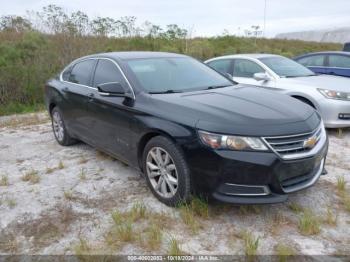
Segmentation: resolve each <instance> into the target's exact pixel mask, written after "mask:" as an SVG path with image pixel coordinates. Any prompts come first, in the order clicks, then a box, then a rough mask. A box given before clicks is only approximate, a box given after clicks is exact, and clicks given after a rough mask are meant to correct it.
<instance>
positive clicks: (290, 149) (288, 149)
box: [262, 122, 327, 160]
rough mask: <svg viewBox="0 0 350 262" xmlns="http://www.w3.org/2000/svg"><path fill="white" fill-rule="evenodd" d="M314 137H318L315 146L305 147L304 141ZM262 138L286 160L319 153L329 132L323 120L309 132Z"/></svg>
mask: <svg viewBox="0 0 350 262" xmlns="http://www.w3.org/2000/svg"><path fill="white" fill-rule="evenodd" d="M312 137H315V138H316V144H315V146H314V147H313V148H307V147H304V142H305V141H306V140H307V139H309V138H312ZM262 139H263V141H264V142H265V143H266V145H267V146H268V147H269V148H270V149H271V150H272V151H273V152H274V153H275V154H277V155H278V156H279V157H280V158H282V159H284V160H292V159H300V158H305V157H310V156H314V155H315V154H317V153H318V152H319V151H320V150H321V148H322V147H323V146H324V144H325V142H326V140H327V134H326V130H325V128H324V125H323V122H321V124H320V125H319V126H318V127H317V128H316V129H315V130H314V131H312V132H309V133H303V134H296V135H289V136H273V137H263V138H262ZM281 140H282V141H281ZM283 140H284V141H283Z"/></svg>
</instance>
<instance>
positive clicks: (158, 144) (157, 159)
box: [143, 136, 191, 206]
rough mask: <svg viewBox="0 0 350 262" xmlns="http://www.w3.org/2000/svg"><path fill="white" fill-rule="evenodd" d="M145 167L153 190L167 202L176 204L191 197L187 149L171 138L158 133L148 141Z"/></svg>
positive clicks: (144, 159) (160, 198)
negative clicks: (177, 144)
mask: <svg viewBox="0 0 350 262" xmlns="http://www.w3.org/2000/svg"><path fill="white" fill-rule="evenodd" d="M143 170H144V172H145V177H146V180H147V184H148V186H149V187H150V189H151V191H152V193H153V194H154V195H155V196H156V197H157V198H158V199H159V200H160V201H161V202H163V203H164V204H166V205H168V206H176V205H177V204H179V203H183V202H187V201H188V200H189V199H190V197H191V181H190V172H189V168H188V166H187V163H186V161H185V159H184V156H183V153H182V152H181V150H180V149H179V148H178V147H177V146H176V145H175V144H174V143H173V142H172V141H171V140H170V139H168V138H166V137H163V136H157V137H154V138H152V139H151V140H150V141H149V142H148V143H147V145H146V147H145V150H144V153H143Z"/></svg>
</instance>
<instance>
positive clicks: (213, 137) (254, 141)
mask: <svg viewBox="0 0 350 262" xmlns="http://www.w3.org/2000/svg"><path fill="white" fill-rule="evenodd" d="M198 134H199V137H200V139H201V141H202V142H203V143H204V144H205V145H207V146H209V147H211V148H213V149H219V148H222V149H231V150H238V151H252V150H253V151H267V150H268V148H267V147H266V146H265V144H264V143H263V142H262V140H261V139H260V138H257V137H246V136H226V135H219V134H213V133H208V132H204V131H198Z"/></svg>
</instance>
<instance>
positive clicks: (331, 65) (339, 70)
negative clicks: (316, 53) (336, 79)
mask: <svg viewBox="0 0 350 262" xmlns="http://www.w3.org/2000/svg"><path fill="white" fill-rule="evenodd" d="M327 62H328V63H327V69H326V72H327V74H329V75H337V76H346V77H350V56H344V55H329V56H328V61H327Z"/></svg>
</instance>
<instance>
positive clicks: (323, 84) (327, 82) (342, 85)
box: [280, 75, 350, 92]
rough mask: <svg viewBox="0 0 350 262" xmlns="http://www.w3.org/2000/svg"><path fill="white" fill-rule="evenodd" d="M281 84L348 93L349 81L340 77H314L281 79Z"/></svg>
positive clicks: (349, 90) (349, 89)
mask: <svg viewBox="0 0 350 262" xmlns="http://www.w3.org/2000/svg"><path fill="white" fill-rule="evenodd" d="M280 81H281V82H283V83H284V84H290V85H303V86H312V87H315V88H322V89H329V90H335V91H341V92H350V79H349V78H346V77H341V76H331V75H315V76H306V77H293V78H281V79H280Z"/></svg>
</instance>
